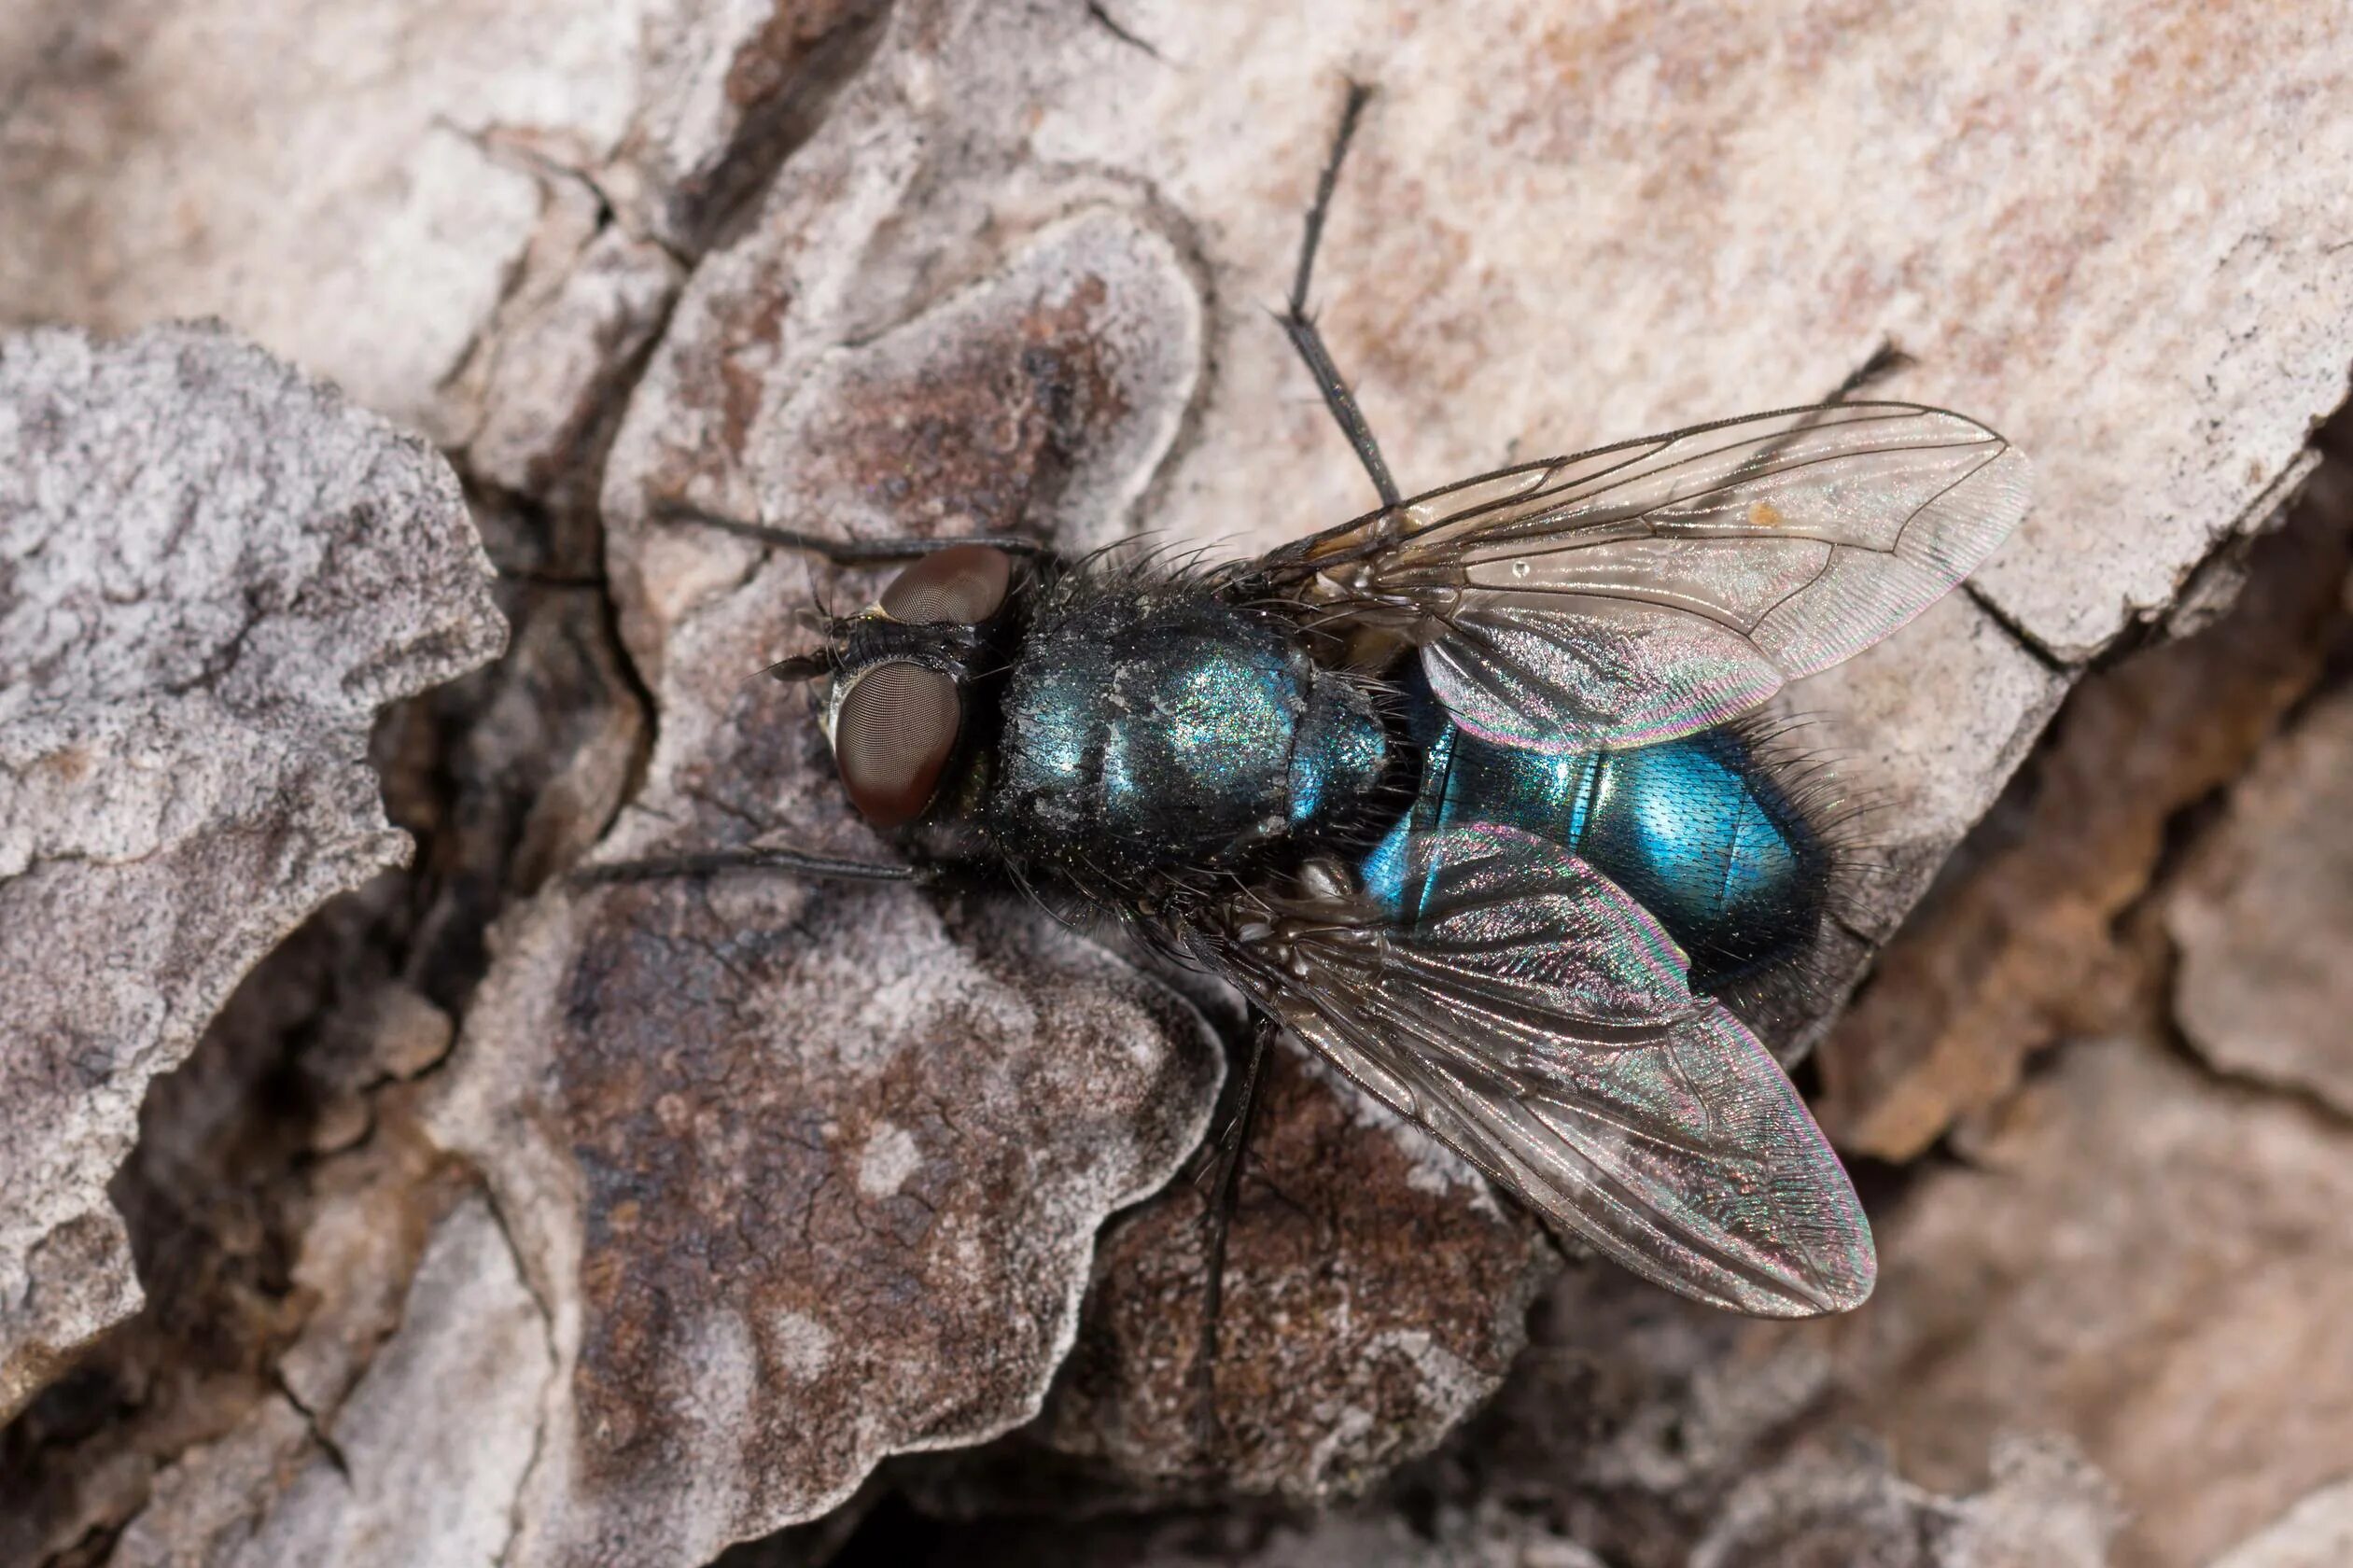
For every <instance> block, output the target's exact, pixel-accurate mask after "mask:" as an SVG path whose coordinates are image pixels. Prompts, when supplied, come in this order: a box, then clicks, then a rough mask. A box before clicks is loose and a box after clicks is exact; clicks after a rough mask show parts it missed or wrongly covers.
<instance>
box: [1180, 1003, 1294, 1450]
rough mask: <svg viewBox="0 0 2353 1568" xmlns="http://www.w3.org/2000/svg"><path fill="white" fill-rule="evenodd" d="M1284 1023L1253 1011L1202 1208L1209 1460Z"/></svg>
mask: <svg viewBox="0 0 2353 1568" xmlns="http://www.w3.org/2000/svg"><path fill="white" fill-rule="evenodd" d="M1279 1027H1280V1026H1278V1025H1277V1024H1276V1023H1275V1021H1274V1019H1273V1018H1272V1017H1271V1016H1269V1015H1267V1014H1265V1013H1262V1012H1260V1011H1259V1010H1258V1009H1256V1008H1252V1009H1251V1010H1250V1059H1249V1060H1248V1061H1247V1062H1246V1063H1244V1064H1243V1067H1242V1077H1241V1086H1240V1093H1239V1094H1238V1096H1237V1097H1236V1103H1235V1106H1234V1113H1233V1116H1232V1117H1231V1118H1230V1119H1229V1120H1228V1121H1227V1122H1226V1130H1225V1132H1224V1133H1223V1134H1221V1135H1220V1136H1219V1138H1218V1141H1217V1167H1216V1169H1217V1180H1216V1182H1215V1183H1213V1184H1212V1187H1211V1189H1210V1199H1209V1206H1208V1207H1207V1208H1206V1209H1204V1210H1203V1211H1201V1225H1202V1231H1203V1248H1202V1250H1203V1252H1204V1253H1205V1254H1206V1257H1207V1260H1208V1263H1207V1277H1206V1278H1205V1279H1204V1281H1202V1285H1201V1338H1200V1343H1199V1344H1198V1345H1197V1346H1196V1347H1195V1348H1194V1351H1193V1394H1194V1399H1195V1401H1196V1403H1195V1406H1194V1426H1195V1434H1196V1438H1197V1440H1198V1443H1199V1445H1200V1448H1201V1452H1202V1454H1203V1456H1204V1457H1205V1458H1206V1457H1207V1456H1208V1455H1210V1454H1212V1453H1213V1452H1214V1451H1215V1449H1216V1447H1217V1441H1218V1438H1219V1437H1220V1436H1221V1435H1223V1433H1224V1430H1225V1429H1224V1427H1223V1425H1222V1424H1221V1423H1220V1422H1219V1421H1218V1419H1217V1344H1218V1329H1219V1322H1218V1320H1219V1316H1220V1314H1221V1313H1222V1312H1223V1310H1224V1309H1225V1305H1226V1233H1227V1232H1228V1231H1230V1230H1231V1229H1232V1228H1233V1225H1234V1208H1235V1203H1236V1201H1237V1199H1238V1198H1239V1197H1240V1194H1241V1173H1242V1160H1243V1158H1244V1157H1245V1156H1246V1155H1248V1154H1249V1152H1250V1129H1251V1127H1252V1124H1253V1123H1254V1121H1255V1120H1256V1118H1257V1114H1258V1090H1259V1086H1260V1085H1261V1084H1262V1083H1263V1082H1264V1080H1265V1077H1266V1069H1267V1053H1268V1049H1269V1048H1270V1047H1271V1046H1272V1045H1273V1044H1274V1039H1275V1034H1276V1032H1277V1029H1278V1028H1279Z"/></svg>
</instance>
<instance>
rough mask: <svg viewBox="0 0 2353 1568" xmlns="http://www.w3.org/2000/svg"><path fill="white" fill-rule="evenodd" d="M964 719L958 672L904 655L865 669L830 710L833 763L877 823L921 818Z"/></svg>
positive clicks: (855, 801) (854, 799) (861, 809)
mask: <svg viewBox="0 0 2353 1568" xmlns="http://www.w3.org/2000/svg"><path fill="white" fill-rule="evenodd" d="M962 722H963V705H962V703H961V702H959V700H958V697H957V694H956V681H955V679H954V678H953V677H951V676H946V675H943V674H941V673H940V672H939V671H938V670H935V669H931V668H928V667H926V666H925V665H917V664H910V663H908V662H907V661H906V660H903V659H893V660H890V661H889V662H887V663H884V664H879V665H872V666H870V667H869V668H867V669H864V670H861V671H860V672H859V673H858V675H857V676H856V677H854V678H853V679H851V681H850V685H849V689H848V690H847V691H846V692H844V693H842V697H841V702H840V704H839V706H838V707H835V708H834V710H833V765H834V766H835V767H837V768H839V769H841V774H842V786H843V788H844V789H847V791H849V803H850V805H854V806H856V807H857V808H858V814H859V815H860V816H861V817H863V818H864V819H866V820H867V821H869V822H871V823H873V824H874V825H875V827H877V828H895V827H898V826H900V825H901V824H903V823H906V822H912V821H914V820H915V819H917V817H920V816H922V815H923V808H924V807H925V806H927V805H931V794H932V791H935V790H937V789H938V788H939V787H940V772H941V770H942V769H944V768H945V767H946V766H947V759H948V754H949V753H950V752H952V751H954V750H955V749H956V732H957V729H958V727H959V725H960V724H961V723H962Z"/></svg>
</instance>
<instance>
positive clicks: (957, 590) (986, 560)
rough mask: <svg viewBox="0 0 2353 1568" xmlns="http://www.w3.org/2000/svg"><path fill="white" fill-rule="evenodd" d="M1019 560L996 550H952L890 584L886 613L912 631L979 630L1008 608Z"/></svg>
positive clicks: (970, 546)
mask: <svg viewBox="0 0 2353 1568" xmlns="http://www.w3.org/2000/svg"><path fill="white" fill-rule="evenodd" d="M1012 581H1013V557H1012V556H1010V555H1008V554H1006V553H1004V552H1003V551H1001V550H999V549H997V548H996V547H995V546H993V545H987V544H951V545H949V546H948V547H947V548H946V549H945V550H935V551H933V552H932V553H931V554H929V555H926V556H924V557H923V559H921V560H919V561H917V562H916V563H915V564H914V565H913V566H911V567H907V569H906V570H904V571H903V572H901V573H900V574H899V575H898V576H897V577H894V578H892V579H891V580H890V586H889V587H888V588H885V589H884V590H883V591H882V610H883V613H884V614H886V615H888V616H889V617H890V618H891V619H892V620H893V621H904V622H906V623H909V624H911V625H917V626H938V625H946V624H954V625H959V626H977V625H979V624H980V623H982V622H984V621H986V620H987V619H988V618H989V617H990V616H992V615H994V614H996V613H997V611H998V610H1000V609H1002V608H1004V603H1005V590H1006V588H1007V587H1008V586H1009V585H1010V584H1011V583H1012Z"/></svg>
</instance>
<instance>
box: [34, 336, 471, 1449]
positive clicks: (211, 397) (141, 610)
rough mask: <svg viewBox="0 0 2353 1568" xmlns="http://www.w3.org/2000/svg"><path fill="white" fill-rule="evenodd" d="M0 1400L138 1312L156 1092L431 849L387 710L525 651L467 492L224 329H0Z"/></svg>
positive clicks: (426, 455)
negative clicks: (392, 761) (128, 1213)
mask: <svg viewBox="0 0 2353 1568" xmlns="http://www.w3.org/2000/svg"><path fill="white" fill-rule="evenodd" d="M0 561H5V569H4V570H0V987H5V989H6V992H7V995H8V996H9V997H10V998H11V999H12V1000H11V1002H10V1006H9V1009H8V1015H7V1021H6V1024H5V1025H4V1026H0V1029H5V1034H4V1035H0V1170H5V1171H6V1173H7V1180H6V1181H5V1183H0V1410H9V1411H12V1410H13V1409H14V1408H15V1407H18V1406H19V1405H21V1403H22V1401H23V1400H24V1399H25V1398H26V1397H27V1396H28V1395H29V1394H30V1393H32V1392H33V1390H34V1389H35V1388H36V1387H38V1386H39V1384H40V1382H41V1381H42V1380H43V1379H45V1378H46V1377H47V1376H48V1375H49V1373H50V1372H51V1371H53V1370H54V1369H55V1368H56V1367H57V1366H58V1365H60V1364H61V1362H62V1360H63V1357H64V1356H66V1355H67V1354H68V1353H69V1352H70V1351H72V1350H73V1349H74V1348H75V1347H77V1346H78V1345H79V1344H81V1343H82V1342H84V1341H85V1340H87V1339H89V1338H91V1337H92V1336H94V1335H96V1334H97V1333H99V1332H100V1331H102V1330H104V1329H105V1328H106V1327H108V1326H110V1325H111V1324H113V1323H116V1322H118V1321H119V1320H120V1319H122V1318H123V1317H125V1316H127V1315H128V1314H129V1313H130V1312H131V1311H133V1309H136V1307H137V1305H138V1302H139V1292H138V1286H137V1284H136V1282H135V1281H133V1278H132V1273H131V1264H130V1258H129V1256H128V1254H127V1252H126V1251H125V1247H124V1239H123V1235H122V1230H121V1225H120V1221H119V1219H118V1218H117V1217H116V1215H115V1212H114V1210H113V1208H112V1207H111V1206H110V1205H109V1203H108V1202H107V1198H106V1183H107V1181H108V1179H109V1178H110V1177H112V1176H113V1174H114V1172H115V1169H116V1168H117V1167H118V1166H119V1165H120V1164H121V1162H122V1158H123V1155H124V1154H125V1152H126V1151H127V1150H128V1149H129V1147H130V1144H131V1140H132V1137H133V1132H134V1130H135V1127H136V1122H137V1115H138V1109H139V1102H140V1099H141V1096H142V1095H143V1094H144V1093H145V1091H146V1089H147V1085H148V1083H149V1081H150V1080H151V1079H153V1078H154V1077H155V1076H156V1075H157V1074H158V1073H160V1072H162V1071H168V1070H169V1069H170V1068H171V1067H172V1066H174V1065H175V1063H176V1062H177V1061H178V1060H179V1059H180V1057H183V1056H184V1055H186V1053H187V1051H188V1050H189V1046H190V1045H191V1044H192V1043H194V1041H195V1039H196V1037H197V1035H198V1033H199V1031H201V1030H202V1029H203V1028H204V1026H205V1024H206V1023H207V1022H209V1021H210V1019H211V1018H212V1015H213V1014H214V1012H215V1011H216V1010H217V1008H218V1007H219V1006H220V1004H221V1002H222V1001H223V1000H224V999H225V998H226V997H227V996H228V994H229V991H230V988H231V987H232V986H233V985H234V984H235V983H236V981H237V980H238V978H239V977H240V976H241V975H242V974H243V973H245V970H246V969H247V968H248V967H249V966H250V965H251V964H252V963H253V962H254V961H255V960H256V959H259V957H260V956H261V955H262V954H263V953H264V952H265V951H267V950H268V949H269V948H270V947H271V946H272V945H273V944H275V943H276V942H277V941H278V939H279V938H281V937H283V936H284V935H285V934H286V933H287V931H289V930H291V929H292V928H293V926H294V925H295V923H296V922H297V921H299V920H301V918H302V917H304V916H306V915H308V914H309V913H310V912H311V911H312V910H313V909H314V908H315V907H316V906H317V905H318V903H320V902H321V901H322V900H324V899H326V898H327V897H328V896H329V894H332V893H335V892H338V891H341V890H343V889H347V888H351V887H355V886H357V884H358V883H360V882H361V881H363V880H364V879H365V878H367V877H368V876H369V875H371V874H372V873H374V872H375V871H376V870H377V869H379V868H380V867H383V866H385V865H387V864H393V863H397V862H398V861H400V860H401V859H402V858H404V856H405V854H406V848H407V845H406V840H405V838H404V837H403V836H402V835H401V834H399V833H395V832H394V831H393V830H392V829H391V828H390V827H389V826H388V825H387V824H386V823H385V817H384V812H383V808H382V806H381V805H380V804H379V801H378V798H377V785H376V779H375V777H374V775H373V774H372V773H371V772H370V770H369V769H368V768H367V766H366V765H365V764H364V763H362V762H361V761H360V757H361V754H362V752H363V750H364V749H365V741H366V735H367V731H368V726H369V723H370V721H371V719H372V718H373V716H374V714H375V710H376V709H377V707H379V706H381V705H382V704H384V703H386V702H389V701H391V700H393V699H395V698H398V697H401V696H405V695H408V694H409V693H413V692H415V691H417V690H419V689H421V688H422V687H425V686H427V685H429V684H431V683H433V682H435V681H439V680H444V679H449V678H450V677H451V676H454V675H455V674H457V673H459V672H460V671H463V670H466V669H469V668H470V667H472V666H473V665H478V664H480V663H482V662H483V660H485V659H488V658H490V657H491V656H492V655H494V654H495V653H496V652H497V650H498V648H499V646H500V644H501V642H502V641H503V638H504V636H505V626H504V623H502V622H501V621H500V619H499V618H498V616H497V612H496V610H495V609H493V608H492V606H491V603H490V596H489V585H488V581H487V578H488V571H487V564H486V563H485V561H484V560H483V554H482V548H481V545H480V543H479V541H478V540H477V539H476V538H475V536H474V532H473V528H472V525H471V524H470V523H469V521H468V518H467V515H466V510H465V506H464V503H463V502H462V500H461V499H460V498H459V496H458V492H457V485H456V482H455V476H454V475H452V473H451V472H450V470H449V469H448V467H447V466H446V465H445V464H444V463H443V462H442V461H441V458H440V457H439V456H438V455H436V454H435V453H434V452H433V451H432V450H431V448H429V447H427V445H426V444H425V443H423V442H422V441H418V440H416V439H415V438H413V437H410V436H404V435H401V434H399V433H398V432H396V431H394V430H393V429H392V428H391V427H388V426H386V425H385V424H384V423H383V422H382V421H380V420H378V419H376V418H375V417H374V416H372V415H370V414H367V413H362V412H360V411H359V410H357V409H355V408H353V407H352V406H351V405H349V404H348V403H346V402H345V401H344V400H343V399H342V398H341V397H340V396H338V395H336V394H335V393H333V392H331V391H329V390H328V389H326V388H324V387H321V386H319V385H316V384H315V383H313V382H310V381H307V380H305V379H303V378H302V377H301V376H299V375H297V374H296V373H294V372H293V371H289V370H287V368H286V367H284V366H282V365H280V364H278V363H277V362H276V361H274V360H273V359H271V358H270V357H268V356H266V355H264V354H262V353H260V352H259V351H258V350H256V349H254V348H252V347H250V346H248V345H246V344H245V343H240V342H238V341H237V340H236V339H234V338H232V337H231V336H230V335H228V334H227V333H225V332H221V331H218V330H216V329H203V328H198V329H156V330H152V331H149V332H146V333H142V334H140V335H139V336H137V337H134V338H132V339H130V340H127V341H125V342H123V343H114V344H106V343H98V342H95V341H93V340H92V339H91V338H89V337H87V336H85V335H83V334H81V333H79V332H74V331H63V330H58V331H46V332H36V333H29V334H23V335H20V336H17V337H14V338H10V339H7V340H5V341H0Z"/></svg>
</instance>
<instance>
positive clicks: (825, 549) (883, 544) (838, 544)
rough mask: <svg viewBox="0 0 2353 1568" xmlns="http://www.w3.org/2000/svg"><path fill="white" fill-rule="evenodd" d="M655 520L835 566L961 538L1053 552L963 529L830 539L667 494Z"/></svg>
mask: <svg viewBox="0 0 2353 1568" xmlns="http://www.w3.org/2000/svg"><path fill="white" fill-rule="evenodd" d="M651 515H652V517H653V520H654V521H655V522H657V523H668V524H673V525H678V524H691V525H699V526H702V527H706V528H716V529H718V530H719V531H720V532H721V533H723V534H734V535H735V536H736V537H737V538H738V539H757V540H759V541H760V542H761V543H763V544H774V545H779V546H781V547H783V548H784V549H787V550H801V551H806V552H807V553H809V554H812V555H818V556H822V557H823V558H824V559H826V560H828V561H831V562H833V564H834V565H835V566H837V567H865V566H880V565H883V564H885V563H888V562H891V561H912V560H914V559H915V558H916V557H917V556H919V555H929V554H931V553H934V552H936V551H941V550H945V549H947V548H948V547H949V546H951V545H958V544H985V545H987V546H989V547H990V548H992V549H996V550H1001V551H1004V552H1005V553H1007V554H1011V555H1031V556H1036V555H1051V554H1053V553H1054V552H1053V550H1052V549H1051V548H1049V547H1048V546H1046V545H1043V544H1040V543H1039V542H1038V541H1037V540H1036V539H1024V538H1022V537H1021V536H1020V535H1018V534H964V535H960V536H958V537H955V538H950V539H827V538H825V537H824V536H823V535H821V534H805V533H803V532H801V531H800V530H799V529H797V528H779V527H777V525H775V524H773V523H747V522H745V521H744V520H743V519H742V518H740V517H723V516H721V515H720V514H719V513H718V512H715V511H705V510H704V509H703V508H701V507H698V506H696V505H694V504H693V502H692V501H681V500H677V499H674V498H673V499H664V500H659V501H656V502H655V503H654V504H653V510H652V514H651Z"/></svg>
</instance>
